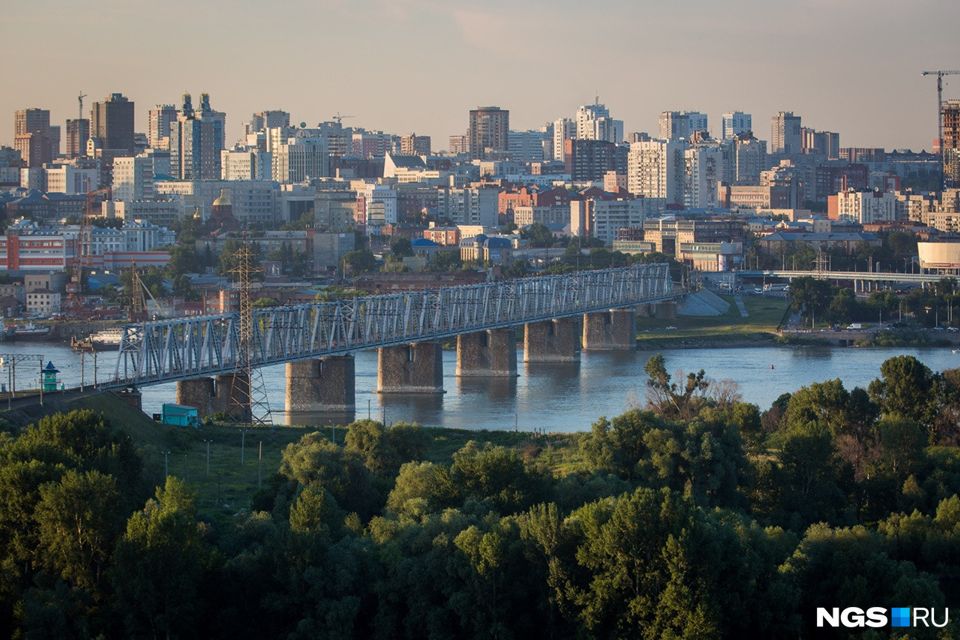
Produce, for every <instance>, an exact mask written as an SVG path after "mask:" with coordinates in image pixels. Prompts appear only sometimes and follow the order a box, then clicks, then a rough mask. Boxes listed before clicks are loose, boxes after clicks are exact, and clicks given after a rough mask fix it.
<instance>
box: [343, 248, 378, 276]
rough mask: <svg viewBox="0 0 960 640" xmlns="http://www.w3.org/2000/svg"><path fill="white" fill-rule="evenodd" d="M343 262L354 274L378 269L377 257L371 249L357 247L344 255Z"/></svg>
mask: <svg viewBox="0 0 960 640" xmlns="http://www.w3.org/2000/svg"><path fill="white" fill-rule="evenodd" d="M343 264H344V266H345V267H346V268H347V269H348V270H349V271H350V273H352V274H357V273H368V272H370V271H376V269H377V259H376V258H375V257H374V256H373V253H372V252H371V251H370V250H369V249H357V250H356V251H350V252H348V253H346V254H345V255H344V256H343Z"/></svg>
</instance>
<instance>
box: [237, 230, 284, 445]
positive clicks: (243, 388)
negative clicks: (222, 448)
mask: <svg viewBox="0 0 960 640" xmlns="http://www.w3.org/2000/svg"><path fill="white" fill-rule="evenodd" d="M234 256H235V258H234V259H235V260H236V264H235V265H234V267H233V269H231V273H233V274H234V279H235V282H236V283H237V284H238V285H239V287H240V290H239V298H240V299H239V307H240V308H239V316H240V317H239V323H238V333H239V339H238V341H237V344H238V353H237V370H236V374H235V375H234V377H233V385H232V388H231V390H230V399H231V401H232V402H235V403H237V404H239V405H240V406H242V407H244V409H245V411H244V414H245V417H246V418H247V419H248V420H249V421H250V425H251V426H259V427H264V426H266V427H270V426H273V418H272V417H271V412H270V402H269V399H268V398H267V388H266V384H265V383H264V381H263V372H262V371H261V370H260V368H259V367H255V366H253V362H254V359H255V358H254V357H253V356H254V353H255V351H256V350H257V349H259V347H260V346H261V345H259V344H257V342H258V340H259V338H258V336H259V335H260V332H256V331H254V327H253V323H254V317H253V301H252V300H251V299H250V281H251V278H252V276H253V274H254V273H256V272H258V271H259V267H257V266H255V265H254V262H253V251H251V249H250V244H249V243H248V242H247V237H246V233H244V236H243V240H242V242H241V244H240V247H239V248H238V249H237V252H236V253H235V254H234Z"/></svg>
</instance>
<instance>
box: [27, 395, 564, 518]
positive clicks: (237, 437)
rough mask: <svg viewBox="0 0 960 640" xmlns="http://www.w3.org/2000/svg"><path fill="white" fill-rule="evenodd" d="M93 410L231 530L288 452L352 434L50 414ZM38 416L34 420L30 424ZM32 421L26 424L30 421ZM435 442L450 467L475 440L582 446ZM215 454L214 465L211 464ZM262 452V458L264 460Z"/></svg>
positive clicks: (153, 468)
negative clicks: (312, 440)
mask: <svg viewBox="0 0 960 640" xmlns="http://www.w3.org/2000/svg"><path fill="white" fill-rule="evenodd" d="M80 408H85V409H92V410H94V411H97V412H99V413H101V414H103V415H104V417H105V418H106V419H107V420H109V421H110V423H111V424H113V425H114V426H116V427H117V428H119V429H121V430H122V431H124V432H125V433H127V434H128V435H129V436H130V437H131V439H132V440H133V441H134V443H135V444H136V446H137V449H138V451H139V452H140V455H141V457H142V458H143V462H144V475H145V477H146V479H147V480H148V481H149V482H150V483H151V484H154V485H159V484H162V483H163V478H164V473H165V470H166V472H167V473H169V474H170V475H174V476H177V477H179V478H182V479H183V480H185V481H187V483H189V484H190V485H191V487H193V489H194V491H196V493H197V506H198V508H199V510H200V513H201V514H202V515H203V517H204V518H206V519H208V520H210V521H211V522H214V523H225V522H226V521H228V520H230V519H231V518H233V517H234V516H235V515H236V514H238V513H241V512H244V511H247V510H249V508H250V504H251V500H252V499H253V497H254V495H255V494H256V493H257V491H258V490H259V487H260V486H261V485H263V486H265V485H266V484H267V483H268V482H270V479H271V477H272V476H273V475H274V474H275V473H276V472H277V470H278V469H279V467H280V461H281V458H282V455H283V450H284V448H285V447H286V446H287V445H289V444H290V443H293V442H296V441H298V440H300V438H302V437H303V436H304V435H306V434H308V433H313V432H315V431H318V432H319V433H322V434H323V435H324V436H326V437H328V438H331V439H333V440H334V441H336V442H337V443H338V444H343V442H344V439H345V437H346V428H344V427H336V428H333V429H331V428H330V427H321V428H317V427H288V426H278V427H273V428H270V427H266V428H241V427H239V426H227V425H216V426H203V427H200V428H198V429H190V428H180V427H168V426H164V425H162V424H158V423H156V422H154V421H153V420H151V419H150V418H149V417H148V416H146V415H145V414H143V413H142V412H140V411H137V410H136V409H134V408H133V407H131V406H129V405H127V404H125V403H124V402H122V401H121V400H119V399H118V398H116V397H115V396H113V395H112V394H108V393H105V394H101V395H97V396H90V397H86V398H83V399H80V400H76V401H74V402H71V403H70V404H68V405H66V406H60V407H48V409H49V410H56V409H58V410H64V411H66V410H70V409H80ZM38 417H39V416H33V417H32V418H31V419H30V421H32V420H35V419H37V418H38ZM24 419H25V420H26V417H24ZM424 431H425V432H426V434H427V436H428V437H429V442H428V445H427V452H426V459H427V460H430V461H433V462H442V463H449V462H450V460H451V458H452V456H453V454H454V453H455V452H456V451H457V450H458V449H460V448H461V447H463V446H464V445H465V444H466V443H467V442H469V441H470V440H475V441H477V442H490V443H492V444H495V445H504V446H510V447H516V448H517V449H518V450H519V451H521V453H524V454H530V453H533V452H536V453H537V454H538V455H539V456H540V457H539V458H538V459H540V460H541V462H542V463H543V464H548V465H549V464H551V462H550V461H551V460H555V459H559V456H558V455H556V451H557V450H558V449H560V448H564V447H566V446H567V445H568V444H569V443H571V442H573V441H574V440H575V436H571V435H549V436H538V435H537V434H533V433H529V432H513V431H472V430H465V429H444V428H424ZM208 450H209V462H208ZM261 452H262V458H261Z"/></svg>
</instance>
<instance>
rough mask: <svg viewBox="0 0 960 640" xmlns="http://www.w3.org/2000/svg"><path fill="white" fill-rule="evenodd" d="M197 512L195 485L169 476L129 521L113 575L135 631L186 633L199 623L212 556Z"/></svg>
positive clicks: (145, 633)
mask: <svg viewBox="0 0 960 640" xmlns="http://www.w3.org/2000/svg"><path fill="white" fill-rule="evenodd" d="M196 517H197V514H196V507H195V505H194V497H193V494H192V493H191V491H190V489H188V488H187V486H186V485H185V484H184V483H183V481H181V480H179V479H177V478H174V477H170V478H167V481H166V483H165V485H164V486H163V487H158V488H157V492H156V497H155V498H153V499H151V500H148V501H147V503H146V506H145V507H144V508H143V510H142V511H137V512H135V513H134V514H133V515H131V516H130V519H129V520H128V521H127V528H126V533H125V534H124V535H123V537H122V538H121V539H120V541H119V542H118V543H117V548H116V552H115V556H114V560H113V562H114V565H113V575H112V580H113V583H114V588H115V591H116V605H117V610H118V611H119V612H122V615H123V618H124V621H125V625H126V630H127V633H128V634H129V635H130V636H132V637H144V636H153V637H160V636H185V635H191V634H192V632H193V630H194V629H195V628H196V623H197V616H198V614H199V613H200V611H201V610H202V601H201V598H202V594H201V592H200V588H201V584H202V580H203V576H204V573H205V571H206V570H208V568H209V564H210V562H211V549H210V548H209V546H208V545H207V543H206V542H205V541H204V539H203V536H202V531H201V527H200V525H199V524H198V523H197V520H196Z"/></svg>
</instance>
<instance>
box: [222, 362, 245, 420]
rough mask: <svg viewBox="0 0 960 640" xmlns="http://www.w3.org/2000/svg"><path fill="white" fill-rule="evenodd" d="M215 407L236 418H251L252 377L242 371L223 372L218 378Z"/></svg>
mask: <svg viewBox="0 0 960 640" xmlns="http://www.w3.org/2000/svg"><path fill="white" fill-rule="evenodd" d="M216 391H217V395H216V399H215V401H214V407H216V409H217V411H219V412H222V413H225V414H226V415H228V416H230V417H231V418H233V419H234V420H243V421H245V420H249V419H250V404H249V399H250V379H249V378H247V374H246V373H244V372H242V371H237V372H234V373H222V374H220V375H218V376H217V378H216Z"/></svg>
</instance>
